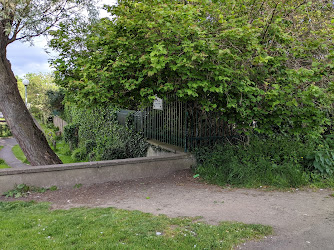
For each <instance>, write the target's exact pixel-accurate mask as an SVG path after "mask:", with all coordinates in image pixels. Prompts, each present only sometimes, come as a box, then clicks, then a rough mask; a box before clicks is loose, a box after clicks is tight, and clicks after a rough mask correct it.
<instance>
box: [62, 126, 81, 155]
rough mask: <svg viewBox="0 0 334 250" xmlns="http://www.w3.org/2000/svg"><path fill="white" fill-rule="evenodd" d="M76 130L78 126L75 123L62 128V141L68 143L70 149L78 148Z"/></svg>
mask: <svg viewBox="0 0 334 250" xmlns="http://www.w3.org/2000/svg"><path fill="white" fill-rule="evenodd" d="M78 130H79V124H77V123H72V124H68V125H66V126H65V127H64V140H65V142H67V143H69V145H70V148H71V149H74V148H76V147H78V143H79V137H78Z"/></svg>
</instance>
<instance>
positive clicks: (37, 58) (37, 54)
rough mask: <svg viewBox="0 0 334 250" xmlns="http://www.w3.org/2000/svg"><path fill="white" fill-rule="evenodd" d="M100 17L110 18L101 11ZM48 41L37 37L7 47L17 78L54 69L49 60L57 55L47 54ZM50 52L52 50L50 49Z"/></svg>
mask: <svg viewBox="0 0 334 250" xmlns="http://www.w3.org/2000/svg"><path fill="white" fill-rule="evenodd" d="M115 2H116V0H103V1H99V5H100V6H102V5H103V4H110V5H113V4H114V3H115ZM100 16H101V17H104V16H108V14H107V12H106V11H103V10H102V11H101V12H100ZM45 49H47V40H46V38H45V37H43V36H41V37H37V38H35V39H34V40H33V45H30V43H21V42H20V41H15V42H13V43H11V44H9V45H8V47H7V58H8V59H9V61H10V62H11V64H12V70H13V72H14V74H15V75H16V76H19V77H20V78H24V75H25V74H27V73H48V72H51V71H52V69H51V68H50V67H49V63H48V60H49V59H50V58H51V56H55V55H56V54H47V53H46V51H45ZM49 51H50V49H49Z"/></svg>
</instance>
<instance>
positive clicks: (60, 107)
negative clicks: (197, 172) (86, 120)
mask: <svg viewBox="0 0 334 250" xmlns="http://www.w3.org/2000/svg"><path fill="white" fill-rule="evenodd" d="M46 95H47V97H48V103H49V105H50V107H51V110H52V112H53V113H54V114H55V113H56V114H57V115H62V113H63V112H64V104H63V101H64V97H65V91H64V89H62V88H59V89H57V90H48V91H47V92H46Z"/></svg>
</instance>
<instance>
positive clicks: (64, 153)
mask: <svg viewBox="0 0 334 250" xmlns="http://www.w3.org/2000/svg"><path fill="white" fill-rule="evenodd" d="M12 151H13V154H14V155H15V157H16V158H17V159H19V160H20V161H22V162H23V163H26V164H30V163H29V162H28V161H27V158H26V157H25V156H24V154H23V152H22V150H21V148H20V146H19V145H15V146H14V147H13V149H12ZM68 152H69V146H68V145H67V144H66V143H65V142H63V141H60V142H57V150H56V154H57V155H58V157H59V158H60V159H61V161H62V162H63V163H64V164H65V163H74V162H77V161H76V160H74V159H73V158H72V157H71V155H68Z"/></svg>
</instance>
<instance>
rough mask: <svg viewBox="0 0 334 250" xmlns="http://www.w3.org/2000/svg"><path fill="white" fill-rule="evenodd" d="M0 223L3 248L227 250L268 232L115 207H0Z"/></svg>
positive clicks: (1, 204) (263, 228) (24, 204)
mask: <svg viewBox="0 0 334 250" xmlns="http://www.w3.org/2000/svg"><path fill="white" fill-rule="evenodd" d="M0 221H1V224H0V231H1V232H2V233H1V234H0V242H2V245H1V247H3V248H5V249H20V248H25V249H36V248H37V249H68V248H69V247H73V246H75V248H78V249H118V248H119V249H143V248H145V249H194V248H195V249H197V248H198V249H205V248H206V249H219V248H222V249H231V248H233V246H236V245H238V244H241V243H242V242H244V241H246V240H252V239H258V238H262V237H263V236H265V235H268V234H270V233H272V229H271V228H270V227H268V226H262V225H246V224H242V223H231V222H223V223H220V224H219V225H217V226H211V225H207V224H205V223H203V222H196V221H194V220H193V219H191V218H168V217H166V216H163V215H160V216H154V215H151V214H147V213H142V212H139V211H126V210H118V209H114V208H95V209H88V208H76V209H70V210H49V205H48V204H45V203H39V204H36V203H34V202H0ZM18 228H20V230H18Z"/></svg>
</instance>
